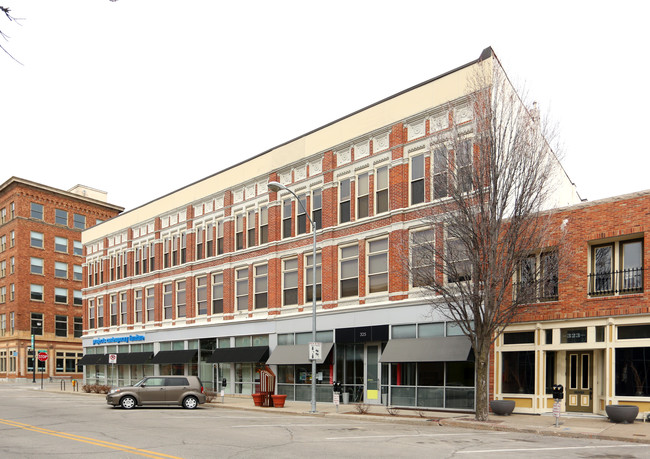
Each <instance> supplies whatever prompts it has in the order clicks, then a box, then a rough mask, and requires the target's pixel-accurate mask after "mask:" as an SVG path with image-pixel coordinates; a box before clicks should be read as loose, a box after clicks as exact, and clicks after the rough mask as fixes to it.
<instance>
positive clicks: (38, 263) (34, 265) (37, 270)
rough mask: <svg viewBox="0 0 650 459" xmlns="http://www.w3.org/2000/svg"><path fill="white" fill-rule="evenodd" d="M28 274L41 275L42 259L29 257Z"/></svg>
mask: <svg viewBox="0 0 650 459" xmlns="http://www.w3.org/2000/svg"><path fill="white" fill-rule="evenodd" d="M29 272H30V273H32V274H43V259H42V258H36V257H31V258H30V263H29Z"/></svg>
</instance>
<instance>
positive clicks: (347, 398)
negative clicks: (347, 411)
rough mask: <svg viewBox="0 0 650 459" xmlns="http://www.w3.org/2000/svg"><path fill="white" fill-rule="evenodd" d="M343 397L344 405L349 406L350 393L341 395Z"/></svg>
mask: <svg viewBox="0 0 650 459" xmlns="http://www.w3.org/2000/svg"><path fill="white" fill-rule="evenodd" d="M341 397H342V398H343V404H344V405H347V404H349V403H350V393H349V392H343V393H342V394H341Z"/></svg>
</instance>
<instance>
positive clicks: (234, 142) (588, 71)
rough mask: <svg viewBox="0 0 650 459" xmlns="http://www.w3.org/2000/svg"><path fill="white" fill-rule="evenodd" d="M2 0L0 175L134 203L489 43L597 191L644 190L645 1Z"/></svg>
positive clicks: (649, 96) (580, 179) (569, 164)
mask: <svg viewBox="0 0 650 459" xmlns="http://www.w3.org/2000/svg"><path fill="white" fill-rule="evenodd" d="M531 3H532V2H523V1H512V2H508V1H498V0H492V1H489V2H486V1H471V0H464V1H462V2H441V1H439V2H435V1H431V0H429V1H409V0H401V1H394V0H393V1H383V0H374V1H367V2H362V1H354V0H347V1H328V2H308V1H304V0H303V1H295V2H288V1H275V2H273V1H251V0H249V1H246V2H243V1H242V2H238V1H231V2H224V1H215V0H211V1H198V0H197V1H192V0H183V1H178V0H177V1H168V0H118V1H116V2H110V1H109V0H77V1H72V0H59V1H53V0H0V5H3V6H9V7H10V8H11V9H12V12H13V14H14V16H16V17H22V18H25V19H24V20H23V21H22V22H21V23H22V27H20V26H16V25H15V24H9V23H7V22H6V21H5V20H4V18H0V30H2V31H3V32H5V33H7V34H8V35H9V36H10V37H11V40H10V41H9V42H3V45H4V46H5V47H6V48H7V49H9V50H10V51H11V53H12V54H13V55H14V56H15V57H16V58H17V59H18V60H20V61H21V62H22V63H23V64H24V65H23V66H21V65H18V64H16V63H15V62H14V61H12V60H11V59H10V58H9V57H8V56H6V55H4V54H0V84H1V88H2V89H1V90H0V91H1V96H0V161H1V164H2V167H0V171H2V174H0V183H2V182H4V181H5V180H6V179H8V178H9V177H11V176H14V175H15V176H18V177H22V178H25V179H28V180H34V181H37V182H40V183H43V184H46V185H50V186H54V187H57V188H62V189H69V188H71V187H72V186H74V185H76V184H78V183H81V184H84V185H88V186H91V187H94V188H98V189H100V190H104V191H107V192H108V200H109V202H111V203H113V204H117V205H121V206H124V207H125V208H126V209H131V208H134V207H137V206H139V205H141V204H144V203H146V202H148V201H150V200H152V199H155V198H157V197H159V196H162V195H164V194H166V193H169V192H171V191H174V190H176V189H178V188H181V187H183V186H185V185H187V184H189V183H192V182H194V181H196V180H199V179H201V178H203V177H206V176H208V175H211V174H213V173H215V172H217V171H219V170H221V169H224V168H226V167H228V166H230V165H232V164H235V163H238V162H241V161H243V160H245V159H247V158H249V157H251V156H254V155H256V154H258V153H261V152H263V151H265V150H268V149H270V148H272V147H274V146H276V145H278V144H280V143H283V142H285V141H287V140H290V139H293V138H294V137H297V136H300V135H302V134H304V133H306V132H308V131H311V130H313V129H315V128H317V127H320V126H322V125H323V124H326V123H328V122H330V121H333V120H334V119H337V118H340V117H342V116H345V115H347V114H349V113H351V112H353V111H356V110H358V109H360V108H363V107H365V106H367V105H369V104H372V103H374V102H377V101H379V100H381V99H383V98H385V97H387V96H390V95H392V94H395V93H397V92H399V91H401V90H403V89H406V88H408V87H410V86H413V85H415V84H418V83H421V82H423V81H425V80H428V79H430V78H432V77H435V76H438V75H440V74H441V73H444V72H447V71H448V70H451V69H453V68H456V67H458V66H461V65H463V64H466V63H468V62H470V61H472V60H474V59H476V58H478V56H479V55H480V53H481V51H482V50H483V49H484V48H485V47H487V46H492V47H493V49H494V50H495V52H496V54H497V56H498V57H499V59H500V60H501V62H502V63H503V65H504V67H505V70H506V72H507V73H508V75H509V76H510V78H511V79H512V80H513V81H514V82H515V83H518V84H520V85H525V86H526V88H527V90H528V92H529V97H530V98H531V100H537V101H538V102H539V104H540V106H541V110H542V112H546V111H548V112H549V113H550V115H551V117H552V118H553V119H554V120H555V121H556V122H557V123H558V125H559V128H560V132H561V139H562V144H563V155H564V162H563V163H564V166H565V169H566V171H567V173H568V174H569V176H570V177H571V179H572V180H573V181H574V182H575V183H576V185H577V187H578V191H579V193H580V194H581V196H582V197H583V198H588V199H589V200H594V199H599V198H603V197H607V196H614V195H618V194H623V193H628V192H633V191H640V190H644V189H646V188H650V186H649V185H648V184H647V180H646V176H647V174H648V172H647V170H648V164H649V163H650V159H648V154H647V153H648V146H647V145H648V142H647V141H646V140H645V138H644V134H643V133H644V132H646V131H647V124H648V115H647V111H648V110H647V107H648V106H650V89H649V85H648V71H647V67H648V63H647V61H648V59H647V56H646V54H645V53H646V52H647V49H648V45H649V44H650V40H649V39H648V31H647V30H648V29H647V19H648V17H649V14H648V13H650V2H642V1H638V2H629V1H623V2H618V3H612V2H611V1H610V2H601V1H589V2H586V1H585V2H578V1H567V0H564V1H544V2H535V3H536V5H537V6H530V5H531Z"/></svg>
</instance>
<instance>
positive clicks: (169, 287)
mask: <svg viewBox="0 0 650 459" xmlns="http://www.w3.org/2000/svg"><path fill="white" fill-rule="evenodd" d="M173 295H174V287H173V284H172V283H171V282H170V283H168V284H163V319H165V320H169V319H172V318H173V317H172V308H173V307H174V305H173Z"/></svg>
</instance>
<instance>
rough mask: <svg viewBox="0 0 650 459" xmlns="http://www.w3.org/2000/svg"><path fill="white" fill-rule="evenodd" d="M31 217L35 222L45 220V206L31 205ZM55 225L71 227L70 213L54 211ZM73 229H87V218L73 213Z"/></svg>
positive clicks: (98, 221)
mask: <svg viewBox="0 0 650 459" xmlns="http://www.w3.org/2000/svg"><path fill="white" fill-rule="evenodd" d="M12 205H13V203H12ZM12 215H13V210H12ZM29 216H30V217H31V218H33V219H35V220H44V208H43V204H39V203H37V202H32V203H30V207H29ZM12 218H13V217H12ZM100 222H101V221H100V220H97V223H100ZM54 223H55V224H56V225H61V226H69V223H70V220H69V216H68V211H67V210H63V209H54ZM72 228H77V229H86V216H85V215H81V214H77V213H73V214H72Z"/></svg>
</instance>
